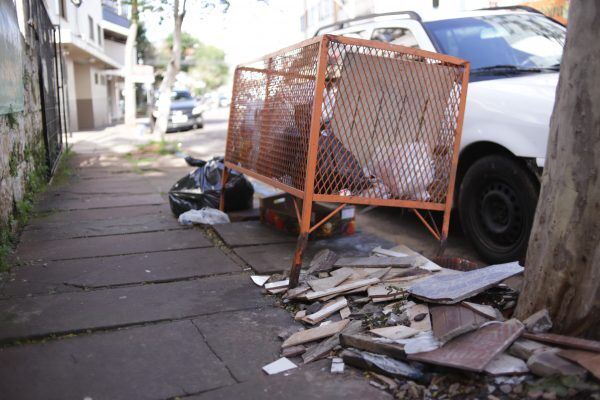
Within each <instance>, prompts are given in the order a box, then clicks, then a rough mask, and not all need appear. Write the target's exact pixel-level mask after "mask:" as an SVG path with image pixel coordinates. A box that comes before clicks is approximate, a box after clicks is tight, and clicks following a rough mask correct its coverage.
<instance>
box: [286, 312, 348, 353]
mask: <svg viewBox="0 0 600 400" xmlns="http://www.w3.org/2000/svg"><path fill="white" fill-rule="evenodd" d="M346 325H348V320H347V319H343V320H341V321H338V322H332V323H330V324H327V325H321V326H318V327H316V328H312V329H306V330H304V331H301V332H297V333H294V334H293V335H292V336H290V337H289V338H287V339H286V340H285V341H284V342H283V344H282V345H281V347H290V346H296V345H298V344H303V343H308V342H313V341H315V340H319V339H323V338H326V337H329V336H332V335H335V334H336V333H338V332H340V331H341V330H342V329H344V328H345V327H346Z"/></svg>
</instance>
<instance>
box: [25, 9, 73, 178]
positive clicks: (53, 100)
mask: <svg viewBox="0 0 600 400" xmlns="http://www.w3.org/2000/svg"><path fill="white" fill-rule="evenodd" d="M29 11H30V24H32V28H33V31H34V33H35V34H34V39H35V41H36V43H35V44H34V45H33V47H34V49H35V50H36V52H37V59H38V71H39V82H40V102H41V107H42V123H43V131H44V142H45V145H46V162H47V165H48V175H49V176H51V175H52V174H53V173H54V170H55V169H56V166H57V164H58V160H59V158H60V154H61V152H62V149H63V133H65V132H66V129H65V126H66V118H63V117H64V116H65V115H66V114H65V108H66V107H65V106H66V99H65V91H64V87H63V84H62V83H63V72H64V70H63V65H64V64H63V60H62V49H61V47H60V46H61V44H60V40H57V39H58V37H59V35H60V32H59V29H56V28H55V27H54V25H53V24H52V21H50V17H49V16H48V12H47V10H46V8H45V6H44V4H43V2H42V1H41V0H29ZM61 97H62V104H61ZM65 138H66V135H65ZM65 140H66V139H65Z"/></svg>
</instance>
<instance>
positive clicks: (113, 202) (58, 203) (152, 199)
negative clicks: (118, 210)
mask: <svg viewBox="0 0 600 400" xmlns="http://www.w3.org/2000/svg"><path fill="white" fill-rule="evenodd" d="M164 203H165V200H164V199H163V198H162V197H161V196H160V194H158V193H152V194H133V195H128V194H106V195H97V194H96V195H90V194H88V195H85V194H81V195H77V194H72V193H55V192H52V193H51V192H48V193H44V194H43V195H42V196H41V199H40V201H39V202H38V203H37V205H36V207H35V212H38V213H40V212H51V211H55V210H88V209H97V208H112V207H130V206H131V207H138V206H143V205H152V204H164Z"/></svg>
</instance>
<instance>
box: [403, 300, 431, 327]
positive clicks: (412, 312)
mask: <svg viewBox="0 0 600 400" xmlns="http://www.w3.org/2000/svg"><path fill="white" fill-rule="evenodd" d="M406 314H408V318H409V319H410V327H411V328H413V329H416V330H419V331H421V332H425V331H430V330H431V318H430V316H429V307H428V306H427V304H415V305H414V306H412V307H408V308H407V309H406ZM423 314H425V316H423Z"/></svg>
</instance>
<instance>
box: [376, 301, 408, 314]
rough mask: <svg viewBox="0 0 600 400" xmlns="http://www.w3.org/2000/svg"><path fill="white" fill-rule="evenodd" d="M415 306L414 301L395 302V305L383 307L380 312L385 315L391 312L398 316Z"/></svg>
mask: <svg viewBox="0 0 600 400" xmlns="http://www.w3.org/2000/svg"><path fill="white" fill-rule="evenodd" d="M415 304H416V303H415V302H414V301H397V302H395V303H390V304H387V305H386V306H385V307H383V310H381V312H383V313H384V314H386V315H387V314H389V313H391V312H395V313H397V314H400V313H402V312H404V311H406V309H408V308H410V307H412V306H414V305H415Z"/></svg>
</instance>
